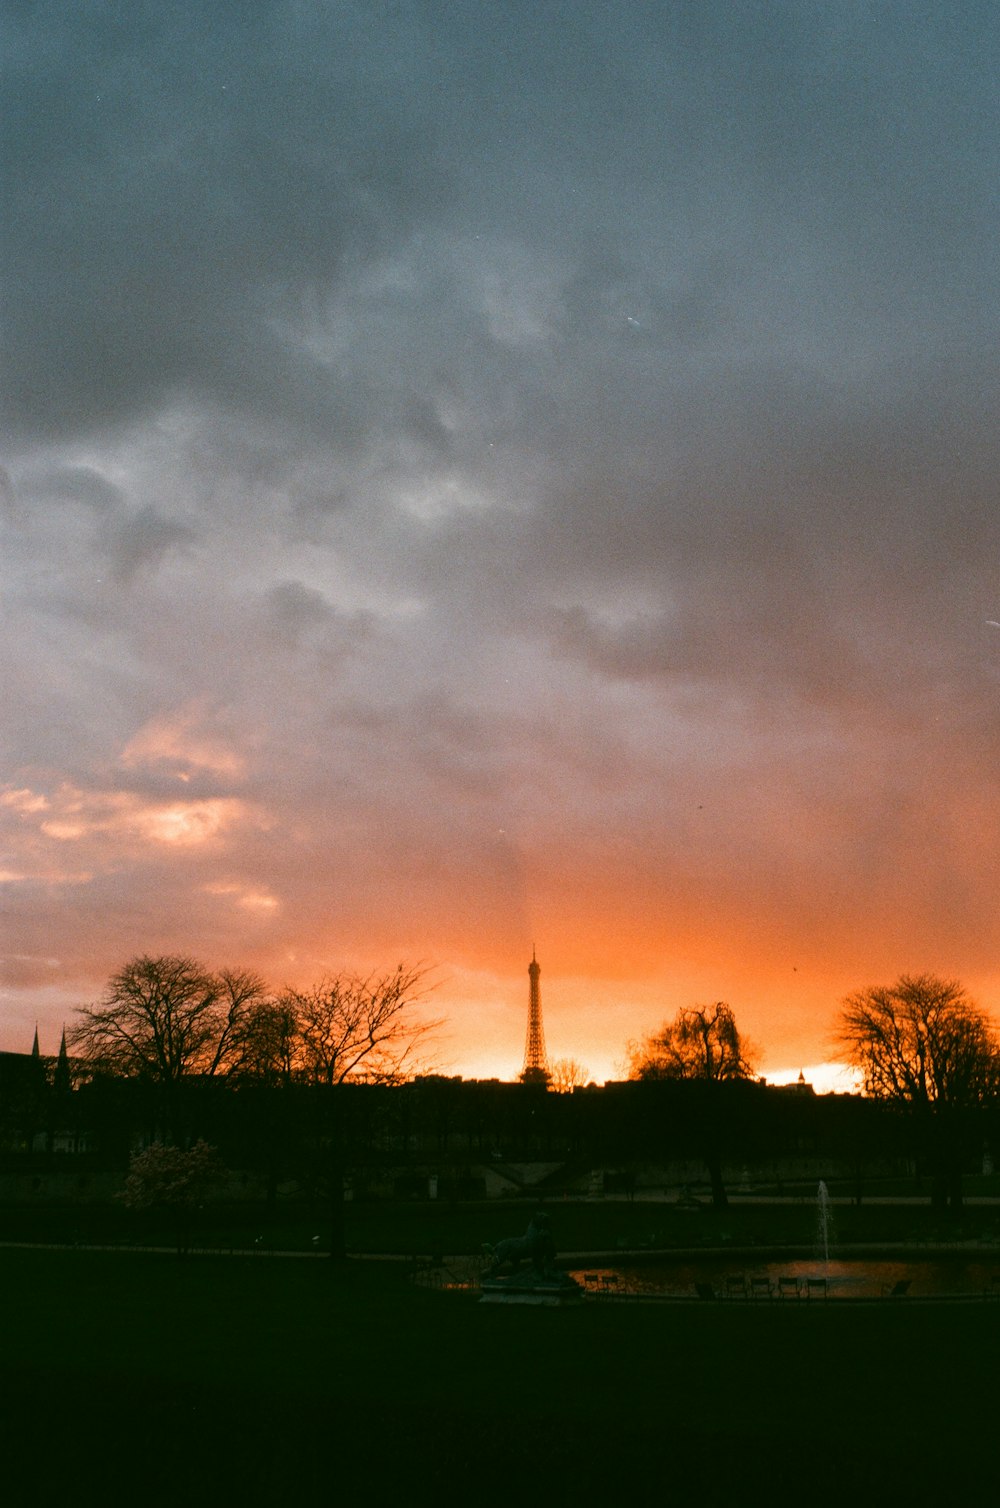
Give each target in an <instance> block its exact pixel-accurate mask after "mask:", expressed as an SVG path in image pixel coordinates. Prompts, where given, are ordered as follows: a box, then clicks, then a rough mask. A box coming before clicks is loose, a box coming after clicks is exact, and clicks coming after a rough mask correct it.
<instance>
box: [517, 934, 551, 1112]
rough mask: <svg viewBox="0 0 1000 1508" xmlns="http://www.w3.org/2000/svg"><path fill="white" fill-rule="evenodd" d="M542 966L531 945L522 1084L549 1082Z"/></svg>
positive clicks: (533, 946)
mask: <svg viewBox="0 0 1000 1508" xmlns="http://www.w3.org/2000/svg"><path fill="white" fill-rule="evenodd" d="M541 973H542V970H541V966H540V965H539V962H538V959H537V957H536V954H535V945H534V943H532V945H531V962H530V963H529V965H528V981H529V983H528V1034H527V1037H526V1038H525V1042H524V1067H523V1068H522V1069H521V1083H522V1084H547V1083H548V1082H549V1065H548V1062H547V1060H546V1056H545V1032H544V1030H543V1028H542V992H541V986H540V984H539V980H540V978H541Z"/></svg>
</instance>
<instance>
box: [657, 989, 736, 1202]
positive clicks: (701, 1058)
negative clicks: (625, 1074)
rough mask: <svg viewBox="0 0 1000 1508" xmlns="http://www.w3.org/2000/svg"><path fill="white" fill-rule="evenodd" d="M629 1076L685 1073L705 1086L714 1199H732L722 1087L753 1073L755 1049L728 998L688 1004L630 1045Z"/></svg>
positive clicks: (705, 1138)
mask: <svg viewBox="0 0 1000 1508" xmlns="http://www.w3.org/2000/svg"><path fill="white" fill-rule="evenodd" d="M627 1053H628V1069H629V1078H632V1079H653V1080H656V1079H667V1080H669V1079H677V1080H680V1079H683V1080H688V1081H690V1082H692V1083H693V1084H695V1085H698V1086H700V1088H699V1090H698V1091H697V1092H698V1094H699V1097H700V1101H701V1103H700V1106H699V1108H700V1110H701V1116H700V1121H701V1128H702V1145H703V1155H704V1159H705V1164H706V1167H707V1168H708V1175H709V1181H710V1183H711V1186H712V1203H713V1204H715V1205H716V1206H717V1207H719V1208H722V1207H724V1206H725V1205H727V1204H728V1202H729V1201H728V1198H727V1196H726V1187H725V1182H724V1180H723V1177H722V1151H721V1142H722V1119H723V1107H722V1106H721V1104H720V1099H719V1090H720V1089H721V1088H722V1086H723V1085H725V1084H726V1083H731V1082H733V1081H736V1080H740V1079H749V1078H751V1077H752V1076H753V1068H752V1066H751V1056H752V1055H751V1051H750V1049H749V1048H748V1046H747V1044H746V1042H745V1041H744V1039H743V1037H742V1035H741V1033H740V1030H739V1028H738V1026H737V1025H736V1017H735V1016H734V1015H733V1012H732V1010H731V1008H730V1007H729V1006H728V1005H727V1004H726V1003H725V1001H722V1000H720V1001H718V1002H717V1003H716V1004H715V1005H710V1006H701V1005H698V1006H689V1007H686V1008H685V1009H683V1010H681V1011H679V1012H678V1013H677V1015H676V1016H675V1017H674V1019H673V1021H668V1022H666V1023H665V1024H664V1025H663V1026H661V1027H660V1030H659V1031H658V1032H654V1033H653V1034H652V1035H651V1036H649V1037H646V1038H645V1039H644V1040H643V1041H642V1042H640V1043H635V1042H632V1043H630V1044H629V1046H628V1050H627Z"/></svg>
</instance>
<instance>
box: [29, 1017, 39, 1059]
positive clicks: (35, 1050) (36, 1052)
mask: <svg viewBox="0 0 1000 1508" xmlns="http://www.w3.org/2000/svg"><path fill="white" fill-rule="evenodd" d="M31 1056H32V1057H33V1058H34V1060H35V1062H36V1063H37V1062H38V1060H39V1059H40V1058H41V1056H42V1054H41V1051H40V1049H39V1046H38V1022H37V1021H36V1022H35V1040H34V1042H33V1043H32V1044H31Z"/></svg>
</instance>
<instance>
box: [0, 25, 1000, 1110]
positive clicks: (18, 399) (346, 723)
mask: <svg viewBox="0 0 1000 1508" xmlns="http://www.w3.org/2000/svg"><path fill="white" fill-rule="evenodd" d="M264 9H265V10H266V11H267V18H264V17H263V15H262V18H261V19H259V20H258V21H254V22H253V23H252V24H251V22H250V21H246V22H245V24H244V25H242V26H240V25H237V24H236V22H234V21H231V20H228V19H226V18H224V17H222V16H219V17H217V18H215V20H214V21H210V20H209V19H205V20H203V21H193V22H192V23H191V24H192V26H193V28H194V30H195V31H196V32H197V33H198V37H197V43H196V45H195V46H194V47H192V45H191V39H190V37H189V36H188V33H187V31H186V30H185V26H184V24H183V21H182V18H181V16H180V14H179V13H178V15H177V16H174V17H172V18H171V16H167V15H165V16H164V17H163V18H162V24H161V27H160V29H159V30H157V32H156V35H155V36H153V37H151V39H150V40H149V43H148V45H149V47H150V49H151V55H150V58H149V59H148V79H147V72H144V71H143V70H142V69H138V68H137V67H136V66H134V60H133V58H132V54H131V52H130V50H129V45H127V39H126V37H125V32H121V33H119V32H118V31H115V30H114V28H112V27H111V26H110V23H108V26H107V27H105V26H104V25H103V24H101V25H97V24H96V23H95V29H94V32H93V34H92V35H91V36H90V37H89V38H88V39H87V41H86V43H85V45H83V46H82V50H81V43H80V39H79V38H78V37H75V36H74V35H72V34H71V33H70V32H69V31H66V32H65V33H64V31H63V29H62V27H61V26H57V25H56V23H55V22H54V21H53V35H52V37H51V38H50V39H49V41H51V48H48V46H47V47H46V50H45V52H44V55H45V57H46V58H47V60H48V61H47V64H46V66H47V67H51V68H52V69H54V70H55V72H54V73H53V75H52V76H53V77H55V78H57V79H58V80H59V81H60V83H59V87H58V89H56V90H55V91H54V93H50V92H46V91H45V90H43V89H42V88H41V86H40V85H39V86H38V87H37V88H36V87H35V85H34V84H33V83H32V78H33V77H36V76H37V71H33V70H27V71H26V72H25V74H24V77H23V78H20V82H19V84H18V89H19V90H20V95H19V103H18V109H17V111H16V112H15V114H14V115H13V116H12V120H13V122H14V124H13V125H12V146H11V152H10V155H11V159H12V173H11V179H12V184H13V187H12V190H11V193H12V203H11V205H10V206H9V211H10V214H9V219H10V224H11V225H12V226H14V227H15V229H14V230H13V231H12V232H11V240H10V244H9V246H8V250H7V261H6V263H5V268H6V271H5V277H6V279H7V288H8V299H7V300H6V301H5V302H6V303H7V305H8V307H9V318H8V320H7V323H6V324H5V327H4V331H3V342H4V347H3V348H4V361H5V372H6V374H7V381H6V382H5V384H4V385H3V387H4V392H3V396H2V399H0V403H2V406H3V412H4V435H5V447H4V453H3V470H2V476H0V482H2V508H0V525H2V531H3V550H2V564H0V571H2V577H0V580H2V584H3V593H4V604H5V614H4V629H3V648H2V660H0V665H2V671H0V674H2V686H3V700H4V708H5V713H4V728H3V740H4V743H3V749H4V756H3V772H2V793H0V835H2V852H0V892H2V896H3V917H4V921H3V935H2V957H0V1048H3V1049H4V1050H10V1051H26V1050H27V1049H28V1047H29V1045H30V1043H31V1040H32V1033H33V1031H34V1029H35V1024H36V1022H37V1023H38V1025H39V1032H40V1036H41V1039H42V1043H43V1050H44V1051H54V1050H55V1046H56V1044H57V1042H58V1037H59V1032H60V1030H61V1028H62V1025H63V1023H64V1022H67V1021H70V1020H71V1019H72V1015H73V1012H74V1010H75V1009H76V1008H77V1007H78V1006H80V1005H83V1004H86V1003H88V1002H90V1001H93V1000H94V999H96V998H97V997H99V995H100V994H101V991H102V989H103V987H104V984H105V982H106V980H107V979H108V977H109V975H110V974H111V973H112V972H113V971H114V970H116V969H118V968H120V967H121V965H122V964H123V963H124V962H125V961H126V960H128V959H129V958H131V957H133V956H135V955H137V954H141V953H150V954H161V953H179V954H184V955H191V956H193V957H195V958H197V959H200V960H201V961H203V962H204V963H205V965H206V966H208V967H211V968H218V967H223V966H239V967H249V968H253V969H256V970H258V971H259V972H260V973H261V974H262V975H263V976H264V977H265V978H266V980H267V981H268V982H269V983H270V984H271V985H272V986H273V987H274V988H275V989H276V990H277V989H280V988H282V987H284V986H306V985H308V984H310V983H312V982H315V981H317V980H318V979H319V978H320V977H321V976H323V975H324V974H328V973H335V972H338V971H341V970H354V971H360V972H368V971H371V970H381V969H386V968H392V967H394V966H395V965H396V964H397V963H399V962H400V961H403V962H405V963H407V964H409V965H413V966H418V965H420V966H423V967H425V968H426V969H427V982H428V985H429V994H428V997H427V1001H426V1008H427V1011H428V1013H429V1014H431V1015H433V1016H434V1017H439V1018H441V1020H442V1026H441V1029H440V1031H439V1032H438V1033H437V1035H436V1037H435V1040H434V1044H433V1050H432V1054H431V1059H430V1061H431V1062H432V1064H433V1066H435V1067H436V1068H437V1069H438V1070H439V1071H442V1072H447V1073H450V1074H462V1075H464V1076H467V1077H473V1076H476V1077H493V1076H495V1077H499V1078H503V1079H510V1078H514V1077H516V1075H517V1074H518V1072H519V1071H520V1068H521V1063H522V1055H523V1051H524V1039H525V1026H526V1013H527V1003H528V976H527V966H528V962H529V960H530V959H531V956H532V948H533V947H535V948H536V949H537V956H538V960H539V962H540V965H541V969H542V974H541V996H542V1002H543V1010H544V1022H545V1034H546V1041H547V1048H548V1054H549V1058H550V1059H562V1058H572V1059H575V1060H576V1061H577V1062H578V1063H580V1064H581V1065H583V1066H584V1067H585V1068H586V1069H587V1071H588V1072H589V1074H590V1076H591V1077H592V1078H593V1079H594V1080H596V1081H597V1082H603V1081H604V1080H606V1079H610V1078H614V1077H617V1076H620V1075H621V1074H622V1073H624V1072H625V1067H624V1065H625V1060H626V1054H627V1046H628V1043H629V1042H630V1041H634V1040H636V1039H641V1038H642V1037H643V1036H644V1035H646V1034H647V1033H649V1032H652V1031H653V1030H655V1029H656V1027H657V1026H659V1025H660V1024H661V1023H662V1022H663V1021H664V1020H665V1019H667V1018H669V1017H672V1016H673V1015H674V1014H675V1013H676V1012H677V1011H678V1010H680V1009H681V1008H682V1007H685V1006H689V1005H693V1004H696V1003H706V1002H711V1001H720V1000H724V1001H727V1002H728V1003H729V1004H730V1006H731V1007H732V1009H733V1011H734V1012H735V1015H736V1018H737V1020H738V1022H739V1025H740V1029H741V1031H742V1032H743V1033H745V1035H746V1036H747V1038H748V1039H749V1040H750V1042H751V1043H752V1044H754V1046H755V1048H756V1055H755V1065H756V1069H757V1071H758V1072H759V1073H761V1074H763V1075H765V1076H767V1077H768V1078H772V1079H775V1080H778V1081H781V1080H783V1079H786V1078H788V1077H789V1076H791V1077H795V1076H797V1075H798V1073H799V1072H800V1070H801V1071H803V1072H804V1073H805V1075H806V1077H807V1078H809V1079H810V1080H811V1081H812V1082H814V1083H815V1084H816V1087H817V1088H824V1089H827V1088H844V1087H849V1086H850V1083H851V1081H850V1080H848V1079H846V1078H845V1077H843V1075H842V1074H840V1071H839V1070H838V1067H837V1065H836V1063H835V1061H834V1060H835V1057H836V1044H835V1042H834V1040H833V1032H834V1025H835V1020H836V1015H837V1010H838V1006H839V1004H840V1002H841V1000H842V999H843V998H844V997H845V996H846V995H847V994H848V993H849V992H850V991H853V990H856V989H859V988H861V987H864V986H866V985H869V984H872V983H880V982H886V981H891V980H892V979H894V978H896V977H897V976H898V975H899V974H900V973H901V972H904V971H908V972H914V973H920V972H933V973H935V974H939V975H942V976H944V977H945V978H957V979H960V980H961V981H962V983H963V984H964V985H965V987H966V988H967V989H968V991H969V993H970V994H971V995H972V996H973V998H974V999H976V1000H977V1001H978V1002H979V1003H980V1004H981V1005H982V1006H984V1007H985V1008H986V1009H987V1010H988V1011H989V1012H991V1013H992V1014H994V1015H995V1016H996V1015H1000V900H998V898H1000V863H998V857H997V855H998V853H1000V830H998V829H1000V800H998V797H1000V774H998V769H1000V764H998V759H997V743H998V732H1000V511H998V509H997V506H996V499H995V490H996V479H995V472H996V465H995V448H996V447H995V442H994V439H991V436H993V435H994V433H995V429H996V423H997V420H996V413H997V403H996V388H997V371H996V368H997V351H998V350H1000V343H998V341H997V339H996V332H995V331H994V329H993V326H994V325H995V323H996V321H997V309H998V308H1000V303H998V300H997V298H996V290H995V281H996V271H995V265H994V264H995V245H996V237H995V235H994V226H993V221H994V220H995V218H996V212H995V183H994V179H995V171H994V164H993V161H992V157H991V154H990V153H988V152H986V151H985V150H983V148H982V140H983V139H984V133H985V132H986V131H987V124H986V123H987V122H988V121H989V120H990V119H991V118H992V112H993V110H994V106H995V101H994V97H993V91H994V82H993V79H992V76H991V75H990V73H989V71H988V70H987V69H986V68H985V67H984V66H982V65H981V64H980V63H979V61H978V60H979V58H980V48H979V46H978V43H977V41H976V22H975V13H978V7H975V6H973V7H970V8H969V14H968V15H967V16H965V17H964V19H962V18H959V19H955V18H954V17H952V18H951V19H950V20H949V19H948V17H947V15H946V14H945V11H944V8H942V11H941V14H940V15H939V16H937V17H933V16H928V17H925V18H924V20H923V21H922V22H921V25H922V26H925V28H926V35H925V36H924V37H923V40H922V44H921V48H920V50H919V57H918V56H916V55H915V54H913V53H912V51H911V41H912V39H911V37H910V27H909V24H908V23H907V22H906V20H905V17H902V18H901V16H896V15H895V12H894V10H893V7H891V6H890V7H887V8H875V10H874V11H872V13H871V14H867V12H866V14H865V16H864V17H862V16H861V15H860V13H859V15H857V16H855V15H854V11H855V9H856V8H848V9H849V10H850V12H851V16H852V17H854V19H853V20H851V19H850V18H849V17H848V16H847V14H846V13H844V14H841V13H840V8H838V7H831V8H828V10H827V11H824V12H823V14H822V15H820V14H819V13H816V14H815V15H814V14H813V11H812V9H811V8H809V17H810V19H809V21H808V24H807V22H806V20H805V19H804V17H797V15H796V13H795V12H796V8H795V7H772V8H768V7H738V6H737V7H732V6H724V5H707V6H704V7H703V6H694V7H677V6H672V5H666V6H663V7H657V6H653V7H629V6H626V7H625V12H626V13H627V14H625V15H624V16H617V18H616V16H615V15H614V14H612V11H611V10H610V9H606V8H602V7H595V6H581V7H579V8H577V10H575V11H574V14H573V16H572V18H571V20H570V22H566V23H565V24H564V23H563V22H559V21H558V19H557V17H556V15H555V12H553V13H551V14H550V13H549V12H548V10H547V9H546V8H545V7H542V8H541V11H540V12H539V14H538V15H537V16H536V17H535V18H534V19H533V21H532V22H531V24H530V25H529V24H527V23H526V24H525V25H524V26H523V27H518V28H509V27H505V26H504V24H503V21H502V17H501V16H500V11H501V10H502V8H499V10H496V12H495V8H491V7H486V8H484V11H483V14H478V11H479V8H477V7H471V6H469V7H465V8H464V9H463V8H462V7H458V8H457V11H456V14H455V15H454V16H453V17H452V18H451V20H450V21H449V24H448V26H447V27H441V26H434V25H433V24H430V23H429V22H428V21H427V19H426V17H423V15H422V12H421V11H420V8H419V7H416V8H413V9H412V10H411V9H410V8H407V7H405V6H404V7H402V8H401V9H400V14H399V16H398V17H396V19H395V20H394V21H390V19H388V12H387V13H386V15H385V16H383V15H382V14H381V11H379V19H378V20H377V22H376V21H372V22H371V23H370V24H368V23H367V22H363V20H362V19H360V18H359V17H360V12H359V15H355V13H354V8H351V7H348V8H346V11H345V14H344V15H343V16H342V17H340V18H339V19H337V20H334V19H332V18H331V17H330V16H327V15H326V10H327V8H323V7H320V8H318V9H317V11H316V14H315V16H313V17H312V19H309V18H308V17H307V16H305V15H299V14H298V13H297V18H296V19H295V20H294V23H293V21H291V20H289V19H288V18H287V17H285V20H284V21H281V22H280V24H279V20H278V19H276V17H275V16H274V15H272V12H271V9H270V8H267V7H265V8H264ZM278 9H280V7H279V8H278ZM307 9H308V8H307ZM336 9H337V8H336V7H335V8H334V10H336ZM363 9H364V8H362V10H363ZM390 9H392V8H390ZM348 12H349V14H348ZM268 18H269V19H268ZM564 20H565V18H564ZM23 24H24V26H25V27H27V26H28V23H27V22H26V21H25V22H24V23H23ZM18 25H21V23H18ZM126 31H127V28H126ZM25 46H27V43H25ZM26 55H27V54H26ZM40 55H41V54H40ZM168 75H169V77H170V79H171V80H172V82H171V84H170V87H169V88H167V87H166V86H164V87H163V88H162V89H161V88H159V87H153V86H152V85H151V84H149V83H148V80H157V79H161V78H166V77H167V76H168ZM19 77H20V76H19ZM144 80H147V81H146V82H144ZM56 211H57V212H56Z"/></svg>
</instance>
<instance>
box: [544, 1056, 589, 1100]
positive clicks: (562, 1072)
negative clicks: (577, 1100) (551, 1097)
mask: <svg viewBox="0 0 1000 1508" xmlns="http://www.w3.org/2000/svg"><path fill="white" fill-rule="evenodd" d="M589 1082H590V1070H589V1068H584V1066H583V1064H582V1063H578V1062H577V1061H576V1059H575V1058H557V1059H556V1061H555V1062H554V1063H553V1064H552V1067H551V1069H550V1070H549V1088H550V1089H554V1090H555V1092H556V1094H572V1093H573V1090H574V1089H582V1088H583V1086H584V1085H585V1084H589Z"/></svg>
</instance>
